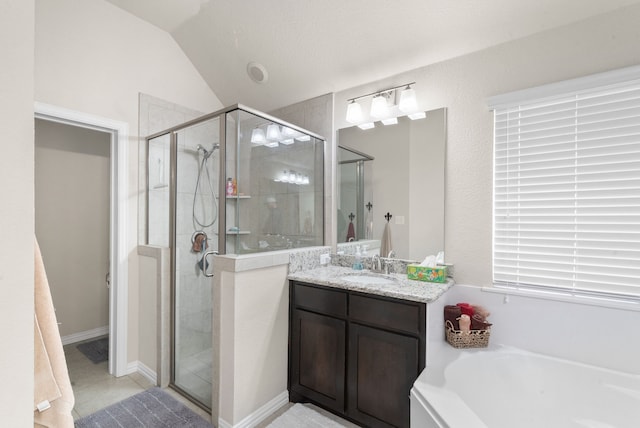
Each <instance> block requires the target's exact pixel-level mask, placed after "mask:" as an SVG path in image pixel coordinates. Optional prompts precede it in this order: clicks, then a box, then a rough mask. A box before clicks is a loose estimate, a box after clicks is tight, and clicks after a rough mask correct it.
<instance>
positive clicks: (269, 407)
mask: <svg viewBox="0 0 640 428" xmlns="http://www.w3.org/2000/svg"><path fill="white" fill-rule="evenodd" d="M288 402H289V391H284V392H282V393H280V394H278V396H276V397H275V398H274V399H272V400H271V401H269V402H268V403H266V404H265V405H264V406H262V407H260V408H259V409H258V410H256V411H255V412H253V413H251V414H250V415H249V416H247V417H246V418H244V419H243V420H241V421H240V422H238V423H237V424H235V425H231V424H230V423H229V422H227V421H225V420H224V419H222V418H219V419H218V428H250V427H254V426H256V425H257V424H259V423H260V422H262V421H263V420H264V419H266V418H267V417H268V416H269V415H271V414H273V413H274V412H275V411H276V410H278V409H279V408H280V407H282V406H284V405H285V404H287V403H288Z"/></svg>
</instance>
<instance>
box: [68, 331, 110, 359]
mask: <svg viewBox="0 0 640 428" xmlns="http://www.w3.org/2000/svg"><path fill="white" fill-rule="evenodd" d="M76 348H78V351H80V352H82V353H83V354H84V356H85V357H87V358H88V359H90V360H91V361H92V362H93V363H94V364H98V363H102V362H104V361H108V360H109V338H108V337H103V338H101V339H97V340H92V341H91V342H85V343H81V344H79V345H78V346H76Z"/></svg>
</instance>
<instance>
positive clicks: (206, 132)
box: [171, 117, 220, 408]
mask: <svg viewBox="0 0 640 428" xmlns="http://www.w3.org/2000/svg"><path fill="white" fill-rule="evenodd" d="M174 136H175V137H174V142H173V150H174V153H175V154H176V155H175V156H174V159H175V162H176V165H175V168H176V176H175V180H176V181H175V183H176V185H175V194H174V196H173V199H174V200H173V204H172V205H173V207H174V210H173V221H172V225H173V227H172V234H171V235H172V237H173V243H172V245H171V248H172V250H173V268H174V272H173V275H172V277H173V289H172V292H173V326H172V340H173V346H172V367H171V383H172V384H173V386H174V387H176V388H178V389H180V390H181V391H182V392H183V393H186V395H188V396H189V397H191V398H192V399H194V400H195V401H196V402H198V403H199V404H200V405H202V406H204V407H206V408H210V407H211V395H212V394H211V391H212V389H211V384H212V380H211V375H212V370H211V361H212V352H211V344H212V333H211V330H212V287H213V281H212V278H211V276H212V275H213V271H212V268H213V266H212V264H213V257H212V254H214V253H217V250H218V235H217V231H218V212H219V211H218V189H219V187H218V180H219V167H220V141H219V139H220V132H219V117H216V118H213V119H210V120H207V121H205V122H200V123H197V124H194V125H191V126H189V127H186V128H184V129H181V130H179V131H177V132H176V133H175V134H174Z"/></svg>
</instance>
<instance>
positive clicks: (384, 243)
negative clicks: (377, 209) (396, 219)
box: [380, 222, 393, 257]
mask: <svg viewBox="0 0 640 428" xmlns="http://www.w3.org/2000/svg"><path fill="white" fill-rule="evenodd" d="M391 250H393V244H392V243H391V226H389V222H387V224H385V225H384V231H383V232H382V240H381V241H380V257H387V256H388V255H389V253H390V252H391Z"/></svg>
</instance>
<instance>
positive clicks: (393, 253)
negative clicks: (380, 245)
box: [387, 250, 396, 259]
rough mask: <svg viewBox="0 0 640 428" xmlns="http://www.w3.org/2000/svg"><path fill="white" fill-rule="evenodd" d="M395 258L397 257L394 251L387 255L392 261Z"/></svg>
mask: <svg viewBox="0 0 640 428" xmlns="http://www.w3.org/2000/svg"><path fill="white" fill-rule="evenodd" d="M395 256H396V252H395V251H393V250H391V251H389V254H388V255H387V258H389V259H392V258H394V257H395Z"/></svg>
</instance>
